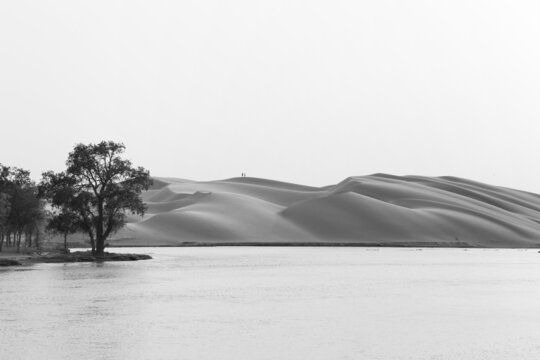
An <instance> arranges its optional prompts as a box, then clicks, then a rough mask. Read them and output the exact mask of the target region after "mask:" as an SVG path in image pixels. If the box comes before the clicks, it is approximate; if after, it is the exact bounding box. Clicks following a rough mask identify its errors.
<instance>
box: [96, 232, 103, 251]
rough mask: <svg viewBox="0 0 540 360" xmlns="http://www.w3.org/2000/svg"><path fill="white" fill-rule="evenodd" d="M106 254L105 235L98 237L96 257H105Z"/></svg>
mask: <svg viewBox="0 0 540 360" xmlns="http://www.w3.org/2000/svg"><path fill="white" fill-rule="evenodd" d="M104 254H105V238H104V237H103V235H98V236H97V237H96V256H103V255H104Z"/></svg>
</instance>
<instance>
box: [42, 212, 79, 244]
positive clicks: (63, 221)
mask: <svg viewBox="0 0 540 360" xmlns="http://www.w3.org/2000/svg"><path fill="white" fill-rule="evenodd" d="M47 230H49V231H52V232H54V233H57V234H60V235H63V236H64V251H65V252H68V247H67V237H68V235H70V234H75V233H76V232H77V231H79V230H81V226H80V221H79V217H78V216H77V214H76V213H75V212H73V211H70V210H69V209H64V210H63V211H61V212H60V213H58V214H56V215H53V217H52V218H51V219H50V220H49V223H48V224H47Z"/></svg>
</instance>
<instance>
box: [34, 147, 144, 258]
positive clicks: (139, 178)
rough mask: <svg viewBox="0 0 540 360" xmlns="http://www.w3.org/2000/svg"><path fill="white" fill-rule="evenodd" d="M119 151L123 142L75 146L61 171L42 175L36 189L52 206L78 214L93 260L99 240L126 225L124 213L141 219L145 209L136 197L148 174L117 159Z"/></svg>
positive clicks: (100, 253)
mask: <svg viewBox="0 0 540 360" xmlns="http://www.w3.org/2000/svg"><path fill="white" fill-rule="evenodd" d="M124 150H125V146H124V144H121V143H115V142H112V141H102V142H100V143H98V144H88V145H85V144H78V145H76V146H75V148H74V149H73V151H72V152H71V153H70V154H69V156H68V159H67V161H66V165H67V169H66V171H65V172H61V173H54V172H46V173H44V174H43V180H42V181H41V183H40V186H39V189H40V195H41V196H42V197H44V198H46V199H48V200H49V201H50V202H51V204H52V205H53V207H56V208H57V209H62V210H66V209H67V210H69V211H71V212H73V213H75V214H76V215H77V216H78V218H79V225H80V227H81V229H82V230H83V231H84V232H86V233H87V234H88V235H89V236H90V242H91V244H92V252H93V253H94V254H95V255H97V256H103V254H104V249H105V240H107V238H108V237H109V236H110V235H111V234H112V233H114V232H116V231H117V230H118V229H120V228H121V227H122V226H123V225H124V224H125V223H126V212H131V213H132V214H137V215H141V216H142V215H144V213H145V211H146V206H145V205H144V203H143V202H142V199H141V198H140V194H141V192H142V191H143V190H148V187H149V186H150V185H151V179H150V174H149V172H148V171H147V170H145V169H144V168H142V167H134V166H133V165H132V164H131V162H130V161H129V160H125V159H122V158H121V155H122V153H123V152H124Z"/></svg>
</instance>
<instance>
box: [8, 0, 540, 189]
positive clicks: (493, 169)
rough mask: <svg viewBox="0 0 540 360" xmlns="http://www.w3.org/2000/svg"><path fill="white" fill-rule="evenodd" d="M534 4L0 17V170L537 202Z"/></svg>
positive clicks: (86, 7)
mask: <svg viewBox="0 0 540 360" xmlns="http://www.w3.org/2000/svg"><path fill="white" fill-rule="evenodd" d="M539 18H540V3H538V2H537V1H516V0H512V1H501V0H489V1H475V0H466V1H461V0H451V1H427V0H426V1H419V0H409V1H403V0H395V1H388V0H386V1H385V0H378V1H358V0H356V1H338V0H332V1H320V0H311V1H296V0H286V1H280V0H269V1H257V0H245V1H239V0H235V1H219V0H205V1H201V0H196V1H185V0H183V1H158V0H152V1H134V0H129V1H128V0H125V1H113V0H106V1H101V0H100V1H96V0H93V1H75V0H66V1H45V0H36V1H23V0H17V1H1V2H0V121H1V127H0V162H2V163H4V164H7V165H14V166H21V167H25V168H28V169H30V170H31V171H32V173H33V176H34V178H36V179H37V178H39V176H40V173H41V172H42V171H45V170H48V169H53V170H61V169H63V168H64V161H65V159H66V157H67V154H68V152H69V151H70V150H71V149H72V147H73V145H74V144H75V143H78V142H85V143H86V142H96V141H99V140H102V139H112V140H116V141H122V142H124V143H125V144H126V146H127V148H128V151H127V156H128V157H129V158H131V159H132V160H133V162H134V163H135V164H137V165H142V166H145V167H146V168H148V169H149V170H151V173H152V174H153V175H156V176H174V177H184V178H192V179H198V180H212V179H220V178H227V177H233V176H239V175H240V173H241V172H247V174H248V176H260V177H268V178H273V179H280V180H286V181H292V182H298V183H304V184H308V185H325V184H330V183H335V182H338V181H340V180H342V179H343V178H344V177H346V176H350V175H363V174H368V173H374V172H388V173H393V174H398V175H405V174H421V175H455V176H462V177H467V178H472V179H476V180H480V181H485V182H490V183H493V184H498V185H504V186H509V187H515V188H521V189H524V190H529V191H535V192H540V170H539V168H540V162H539V161H538V159H539V154H540V137H539V130H540V47H539V46H538V41H539V39H540V21H538V19H539Z"/></svg>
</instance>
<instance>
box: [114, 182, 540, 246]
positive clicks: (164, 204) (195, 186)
mask: <svg viewBox="0 0 540 360" xmlns="http://www.w3.org/2000/svg"><path fill="white" fill-rule="evenodd" d="M142 196H143V200H144V201H145V203H146V204H147V205H148V213H147V214H146V215H145V216H144V217H143V218H140V217H133V216H131V217H130V218H129V223H128V224H127V225H126V226H125V227H124V229H122V230H121V231H120V232H119V233H117V234H116V235H115V237H114V238H113V239H111V241H110V245H111V246H203V245H229V246H230V245H276V246H278V245H279V246H287V245H289V246H300V245H309V246H333V245H334V246H415V247H418V246H428V247H429V246H431V247H493V248H532V247H540V195H537V194H533V193H528V192H524V191H519V190H513V189H509V188H504V187H498V186H492V185H488V184H483V183H480V182H475V181H472V180H467V179H461V178H456V177H449V176H443V177H425V176H394V175H388V174H374V175H367V176H353V177H349V178H347V179H345V180H343V181H341V182H340V183H338V184H335V185H329V186H324V187H320V188H317V187H311V186H304V185H298V184H292V183H286V182H280V181H275V180H268V179H261V178H253V177H238V178H231V179H226V180H217V181H206V182H198V181H193V180H186V179H176V178H164V177H163V178H162V177H156V178H154V186H153V188H152V189H150V190H148V191H147V192H145V193H143V195H142Z"/></svg>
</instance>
